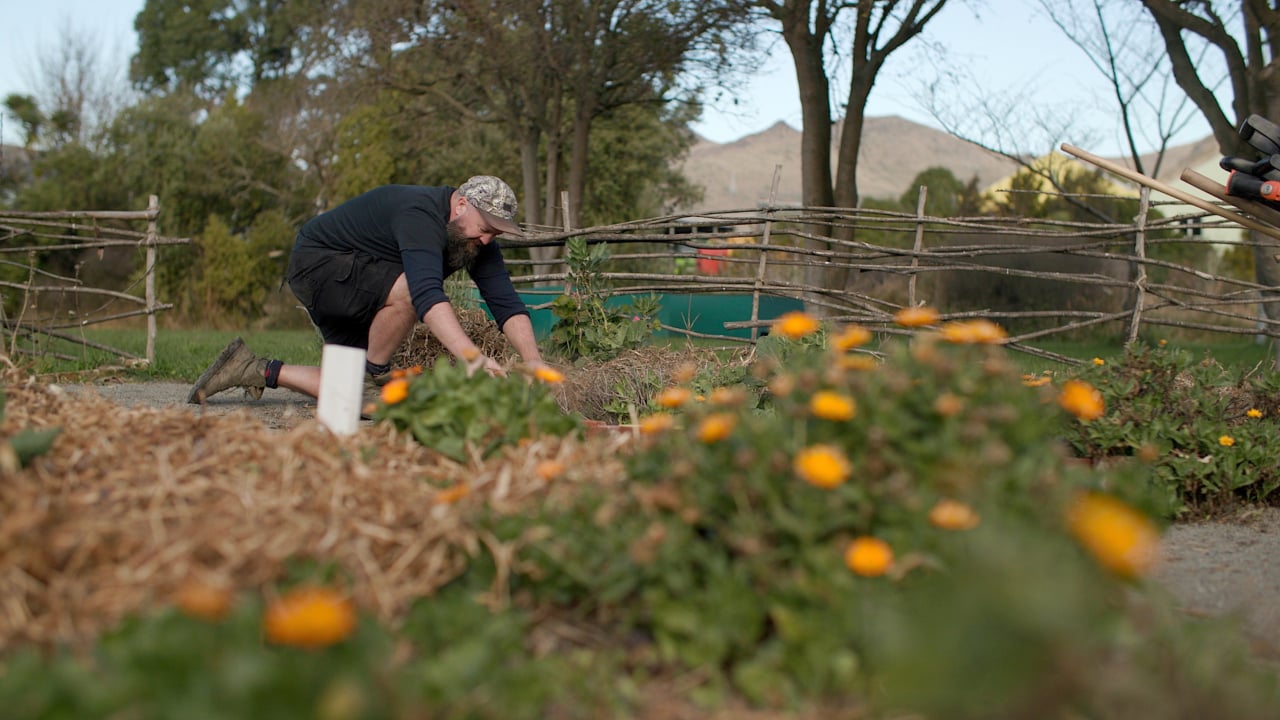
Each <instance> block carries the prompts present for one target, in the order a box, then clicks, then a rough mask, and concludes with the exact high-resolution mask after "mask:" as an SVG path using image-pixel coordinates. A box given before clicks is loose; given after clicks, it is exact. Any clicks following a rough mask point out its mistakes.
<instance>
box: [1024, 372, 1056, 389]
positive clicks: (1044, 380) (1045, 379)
mask: <svg viewBox="0 0 1280 720" xmlns="http://www.w3.org/2000/svg"><path fill="white" fill-rule="evenodd" d="M1051 382H1053V378H1052V377H1050V376H1048V375H1040V376H1038V377H1037V376H1035V375H1023V376H1022V384H1023V385H1026V386H1027V387H1040V386H1041V385H1048V384H1049V383H1051Z"/></svg>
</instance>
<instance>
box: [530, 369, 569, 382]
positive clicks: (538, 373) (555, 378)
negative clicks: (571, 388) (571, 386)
mask: <svg viewBox="0 0 1280 720" xmlns="http://www.w3.org/2000/svg"><path fill="white" fill-rule="evenodd" d="M533 376H534V377H536V378H538V379H539V380H541V381H542V382H544V383H547V384H548V385H559V384H560V383H562V382H564V373H562V372H560V371H559V370H557V369H555V368H553V367H548V366H546V365H539V366H538V369H536V370H534V371H533Z"/></svg>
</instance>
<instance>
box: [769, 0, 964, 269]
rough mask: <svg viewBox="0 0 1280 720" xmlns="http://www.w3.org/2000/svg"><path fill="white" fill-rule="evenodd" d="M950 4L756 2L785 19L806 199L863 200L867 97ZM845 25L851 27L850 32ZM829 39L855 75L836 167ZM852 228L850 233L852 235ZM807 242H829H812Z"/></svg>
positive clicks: (822, 202)
mask: <svg viewBox="0 0 1280 720" xmlns="http://www.w3.org/2000/svg"><path fill="white" fill-rule="evenodd" d="M946 3H947V0H857V1H855V2H832V1H830V0H756V3H755V4H756V6H757V7H758V8H760V9H761V10H763V11H764V12H765V13H766V14H767V15H768V16H769V17H770V18H772V19H774V20H776V21H777V22H778V23H779V24H780V25H781V33H782V38H783V40H784V41H785V42H786V44H787V48H788V49H789V50H790V51H791V58H792V61H793V63H794V65H795V71H796V83H797V85H798V87H799V93H800V110H801V117H802V119H803V123H804V127H803V130H802V134H801V140H800V162H801V171H800V172H801V196H802V198H803V202H804V204H805V205H807V206H810V207H833V206H834V207H847V208H853V207H857V206H858V201H859V196H858V180H857V177H858V155H859V152H860V151H861V149H862V128H863V124H864V121H865V117H866V106H867V99H868V98H869V97H870V95H871V89H872V87H874V85H875V82H876V77H877V75H878V74H879V72H880V70H881V68H883V67H884V63H885V60H887V59H888V57H889V55H890V54H892V53H893V52H895V51H896V50H898V49H899V48H901V47H902V46H903V45H905V44H906V43H907V42H908V41H909V40H911V39H912V38H914V37H916V36H917V35H919V34H920V32H921V31H922V30H923V29H924V27H925V25H926V24H927V23H928V22H929V21H930V20H931V19H933V17H934V16H935V15H937V13H938V11H940V10H941V9H942V8H943V7H944V6H945V5H946ZM850 13H852V15H853V18H852V20H851V21H849V20H848V16H849V14H850ZM846 23H847V24H849V25H851V27H849V28H848V29H847V31H844V30H843V28H844V25H845V24H846ZM829 42H830V43H832V44H834V45H836V46H840V50H839V51H838V54H841V55H847V61H848V63H849V74H850V82H849V89H848V92H847V94H846V99H845V101H844V103H843V106H844V120H843V125H842V128H841V130H840V141H839V146H838V147H837V150H836V167H835V169H834V172H833V170H832V167H831V128H832V108H831V99H830V80H829V77H830V73H829V71H828V67H827V61H828V45H827V43H829ZM833 178H834V183H833ZM851 233H852V231H851V230H846V231H844V235H846V236H851ZM809 245H811V246H818V247H821V246H823V245H824V244H823V243H821V242H813V241H811V242H810V243H809ZM847 279H848V272H847V271H845V270H838V269H827V268H824V267H823V266H820V265H814V266H811V267H809V268H806V273H805V280H806V282H807V283H808V284H810V285H816V286H818V287H825V288H842V287H844V286H845V284H846V281H847Z"/></svg>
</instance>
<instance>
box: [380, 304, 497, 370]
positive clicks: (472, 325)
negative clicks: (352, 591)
mask: <svg viewBox="0 0 1280 720" xmlns="http://www.w3.org/2000/svg"><path fill="white" fill-rule="evenodd" d="M456 313H457V315H458V323H459V324H460V325H462V329H463V331H464V332H466V333H467V336H468V337H470V338H471V341H472V342H474V343H475V344H476V346H477V347H479V348H480V352H482V353H484V354H485V355H488V356H489V357H491V358H493V359H494V360H497V361H498V363H499V364H501V365H504V366H506V365H510V364H511V363H513V362H515V361H516V360H519V359H520V356H519V355H518V354H517V353H516V351H515V348H513V347H511V343H509V342H507V336H506V335H503V334H502V331H501V330H500V329H498V324H497V323H495V322H494V321H493V320H491V319H490V318H489V316H488V315H486V314H485V312H484V311H483V310H478V309H474V308H458V309H457V310H456ZM441 356H443V357H445V358H451V357H452V356H451V355H450V354H449V351H448V350H446V349H445V347H444V345H442V344H441V343H440V341H439V340H438V339H436V336H434V335H432V334H431V332H430V331H429V330H427V326H426V325H423V324H422V323H418V324H417V325H416V326H414V328H413V333H411V334H410V335H409V339H408V340H405V341H404V344H403V345H401V346H400V349H399V350H397V351H396V354H395V355H394V356H393V357H392V358H391V367H397V368H411V367H423V368H429V367H432V366H433V365H435V362H436V358H439V357H441Z"/></svg>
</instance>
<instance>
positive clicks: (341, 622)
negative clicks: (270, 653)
mask: <svg viewBox="0 0 1280 720" xmlns="http://www.w3.org/2000/svg"><path fill="white" fill-rule="evenodd" d="M355 627H356V611H355V606H354V605H353V604H352V603H351V600H350V599H349V598H346V597H344V596H342V595H341V594H339V593H338V592H337V591H335V590H332V589H330V588H319V587H304V588H298V589H296V590H293V591H291V592H289V593H287V594H285V595H284V596H283V597H281V598H279V599H278V600H276V601H275V602H273V603H271V604H270V605H269V606H268V607H267V610H266V614H265V616H264V618H263V630H264V631H265V632H266V636H267V639H268V640H270V641H271V642H273V643H276V644H278V645H292V646H294V647H302V648H322V647H327V646H329V645H333V644H334V643H337V642H340V641H342V640H344V639H346V638H347V636H348V635H350V634H351V632H352V631H353V630H355Z"/></svg>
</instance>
